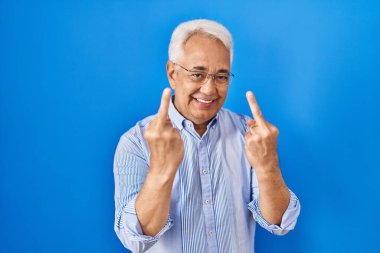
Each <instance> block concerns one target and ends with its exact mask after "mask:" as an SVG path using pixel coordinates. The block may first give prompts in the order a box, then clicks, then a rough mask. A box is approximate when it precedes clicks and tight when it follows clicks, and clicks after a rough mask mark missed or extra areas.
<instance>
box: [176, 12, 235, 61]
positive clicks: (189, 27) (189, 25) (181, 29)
mask: <svg viewBox="0 0 380 253" xmlns="http://www.w3.org/2000/svg"><path fill="white" fill-rule="evenodd" d="M195 34H200V35H204V36H208V37H211V38H214V39H217V40H220V41H221V42H222V43H223V45H224V46H225V47H226V48H227V50H228V52H229V53H230V63H231V64H232V56H233V43H232V36H231V33H230V32H229V31H228V30H227V28H225V27H224V26H223V25H221V24H219V23H217V22H215V21H211V20H207V19H194V20H190V21H187V22H184V23H181V24H179V25H178V26H177V27H176V28H175V29H174V31H173V34H172V38H171V40H170V44H169V60H171V61H174V62H178V61H180V60H182V57H183V54H184V45H185V44H186V42H187V40H188V39H189V38H190V37H191V36H193V35H195Z"/></svg>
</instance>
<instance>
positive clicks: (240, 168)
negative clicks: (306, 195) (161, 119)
mask: <svg viewBox="0 0 380 253" xmlns="http://www.w3.org/2000/svg"><path fill="white" fill-rule="evenodd" d="M169 117H170V119H171V121H172V123H173V126H174V127H176V128H178V129H179V131H180V134H181V137H182V140H183V142H184V147H185V154H184V158H183V161H182V163H181V164H180V166H179V168H178V171H177V174H176V176H175V179H174V183H173V188H172V194H171V202H170V210H169V217H168V220H167V223H166V225H165V226H164V227H163V228H162V230H161V231H160V232H159V233H158V234H157V235H156V236H154V237H151V236H147V235H144V234H143V233H142V229H141V226H140V224H139V221H138V218H137V215H136V210H135V200H136V197H137V194H138V193H139V191H140V189H141V188H142V186H143V184H144V180H145V178H146V175H147V173H148V170H149V155H150V154H149V148H148V145H147V143H146V141H145V139H144V137H143V134H144V131H145V130H146V128H147V126H148V125H149V123H150V122H151V121H152V120H153V118H154V116H150V117H147V118H145V119H143V120H142V121H139V122H138V123H137V124H136V126H134V127H132V128H131V129H130V130H129V131H127V132H126V133H125V134H123V136H122V137H121V138H120V141H119V144H118V146H117V150H116V153H115V160H114V176H115V206H116V211H115V226H114V229H115V231H116V234H117V236H118V237H119V239H120V241H121V242H122V243H123V245H124V246H125V247H126V248H128V249H130V250H131V251H132V252H145V251H147V252H152V253H153V252H165V253H171V252H173V253H174V252H175V253H178V252H182V253H195V252H209V253H213V252H254V236H255V221H257V222H258V224H260V225H261V226H262V227H263V228H265V229H266V230H268V231H270V232H272V233H274V234H276V235H284V234H286V233H287V232H289V231H290V230H292V229H293V228H294V226H295V225H296V222H297V218H298V215H299V212H300V204H299V201H298V199H297V197H296V196H295V194H294V193H293V192H292V191H290V190H289V191H290V193H291V196H290V202H289V206H288V208H287V210H286V212H285V213H284V215H283V217H282V222H281V224H280V226H277V225H273V224H269V223H268V222H267V221H266V220H264V218H263V217H262V215H261V213H260V209H259V206H258V194H259V188H258V184H257V179H256V176H255V173H254V170H253V169H252V168H251V166H250V164H249V163H248V161H247V159H246V156H245V148H244V146H245V141H244V135H245V133H246V131H247V127H246V121H247V119H248V117H247V116H244V115H239V114H235V113H233V112H231V111H229V110H226V109H221V110H220V111H219V112H218V113H217V115H216V116H215V118H214V119H213V120H212V121H211V122H210V123H209V124H208V126H207V131H206V132H205V133H204V135H203V136H202V137H200V136H199V135H198V134H197V132H196V131H195V129H194V127H193V123H192V122H191V121H189V120H187V119H186V118H184V117H183V116H182V115H181V114H180V113H179V112H178V111H177V110H176V109H175V107H174V105H173V103H172V102H171V103H170V106H169Z"/></svg>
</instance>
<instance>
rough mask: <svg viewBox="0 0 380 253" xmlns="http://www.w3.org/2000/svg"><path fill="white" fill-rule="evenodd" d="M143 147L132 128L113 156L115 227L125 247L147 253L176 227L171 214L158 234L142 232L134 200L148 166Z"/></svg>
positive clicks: (122, 138) (124, 136) (123, 137)
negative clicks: (169, 230) (152, 234)
mask: <svg viewBox="0 0 380 253" xmlns="http://www.w3.org/2000/svg"><path fill="white" fill-rule="evenodd" d="M143 150H144V146H143V143H142V142H141V141H140V140H139V138H138V137H137V136H136V133H135V131H129V132H127V133H126V134H124V135H123V136H122V137H121V138H120V141H119V144H118V146H117V149H116V153H115V158H114V169H113V171H114V179H115V223H114V230H115V232H116V235H117V236H118V238H119V239H120V241H121V242H122V244H123V245H124V247H126V248H127V249H129V250H131V251H132V252H145V251H146V250H148V249H149V248H151V247H152V246H153V245H154V244H155V243H156V242H157V241H158V240H159V239H160V237H161V236H162V235H163V234H164V233H165V232H166V231H167V230H168V229H170V228H171V227H172V226H173V220H172V219H171V218H170V215H169V216H168V219H167V222H166V224H165V226H164V227H163V228H162V229H161V231H160V232H159V233H158V234H157V235H155V236H147V235H144V234H143V232H142V228H141V225H140V222H139V220H138V218H137V213H136V208H135V201H136V197H137V195H138V193H139V192H140V189H141V187H142V185H143V184H144V181H145V178H146V175H147V172H148V169H149V165H148V162H147V161H146V159H145V158H144V157H146V154H144V151H143Z"/></svg>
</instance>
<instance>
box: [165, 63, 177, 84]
mask: <svg viewBox="0 0 380 253" xmlns="http://www.w3.org/2000/svg"><path fill="white" fill-rule="evenodd" d="M166 74H167V75H168V80H169V83H170V87H172V89H173V90H175V86H176V71H175V66H174V64H173V63H172V62H171V61H170V60H168V61H167V62H166Z"/></svg>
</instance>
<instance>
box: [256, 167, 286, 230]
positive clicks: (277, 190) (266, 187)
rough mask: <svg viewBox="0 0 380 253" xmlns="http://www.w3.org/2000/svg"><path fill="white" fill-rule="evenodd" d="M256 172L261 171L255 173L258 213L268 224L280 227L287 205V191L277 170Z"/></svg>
mask: <svg viewBox="0 0 380 253" xmlns="http://www.w3.org/2000/svg"><path fill="white" fill-rule="evenodd" d="M258 171H263V172H260V173H256V175H257V180H258V185H259V191H260V194H259V206H260V212H261V214H262V216H263V218H264V219H265V220H266V221H268V222H269V223H271V224H275V225H280V224H281V219H282V216H283V214H284V212H285V211H286V209H287V207H288V205H289V200H290V193H289V190H288V188H287V186H286V184H285V181H284V179H283V177H282V174H281V171H280V169H279V168H275V169H273V170H270V171H269V170H258Z"/></svg>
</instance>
